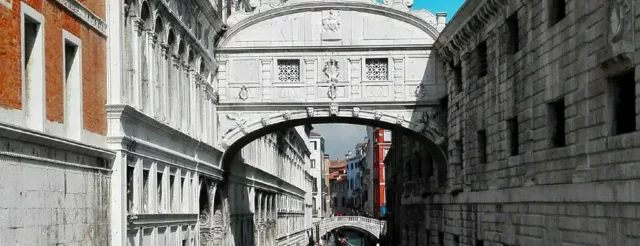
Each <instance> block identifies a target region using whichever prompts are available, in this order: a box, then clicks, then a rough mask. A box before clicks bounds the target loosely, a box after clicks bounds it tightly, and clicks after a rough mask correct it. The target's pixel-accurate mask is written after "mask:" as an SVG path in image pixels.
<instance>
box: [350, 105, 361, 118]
mask: <svg viewBox="0 0 640 246" xmlns="http://www.w3.org/2000/svg"><path fill="white" fill-rule="evenodd" d="M351 112H352V113H353V117H358V115H360V108H359V107H353V109H352V110H351Z"/></svg>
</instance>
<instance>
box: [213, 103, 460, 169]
mask: <svg viewBox="0 0 640 246" xmlns="http://www.w3.org/2000/svg"><path fill="white" fill-rule="evenodd" d="M434 108H436V107H435V106H431V107H429V106H426V107H423V108H418V109H416V108H413V109H412V108H408V109H404V110H398V109H388V110H385V109H375V108H361V107H359V106H346V107H340V106H339V105H338V104H336V103H333V104H330V105H329V106H328V107H307V108H306V109H298V110H284V111H277V110H275V111H267V112H262V113H256V112H253V113H246V115H248V116H249V117H251V118H248V119H245V118H243V116H242V115H240V114H227V115H226V117H227V119H228V120H230V121H228V122H227V124H228V125H230V126H228V127H227V128H226V129H227V133H226V134H224V137H223V138H222V140H221V147H222V149H223V150H224V153H223V155H222V158H221V161H222V163H221V166H222V167H223V170H229V165H230V164H231V163H232V162H233V158H234V157H235V155H236V154H237V152H238V151H239V150H240V149H241V148H242V147H244V146H245V145H247V144H249V143H250V142H252V141H254V140H256V139H258V138H260V137H262V136H265V135H267V134H269V133H272V132H275V131H278V130H283V129H289V128H292V127H295V126H300V125H310V124H322V123H347V124H356V125H368V126H374V127H381V128H385V129H392V130H395V131H399V132H401V133H403V134H405V135H407V136H410V137H412V138H414V139H416V140H418V141H420V142H422V143H424V144H425V146H426V147H427V150H428V151H429V153H430V154H431V156H433V158H434V160H435V162H436V164H437V165H446V163H447V156H446V153H445V151H444V150H443V149H442V148H441V145H442V144H443V143H444V142H445V136H444V135H442V132H443V131H442V130H441V129H443V128H444V126H443V125H442V124H440V123H439V121H438V120H437V119H438V116H439V115H438V114H439V113H440V112H439V111H438V110H435V109H434ZM416 111H418V112H416ZM419 111H422V112H419ZM231 115H233V116H231ZM416 115H418V117H417V116H416Z"/></svg>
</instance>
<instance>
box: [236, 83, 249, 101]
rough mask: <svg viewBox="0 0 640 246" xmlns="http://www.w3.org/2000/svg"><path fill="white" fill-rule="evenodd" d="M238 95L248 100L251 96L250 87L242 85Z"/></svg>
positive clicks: (243, 99)
mask: <svg viewBox="0 0 640 246" xmlns="http://www.w3.org/2000/svg"><path fill="white" fill-rule="evenodd" d="M238 97H240V99H242V101H246V100H247V99H248V98H249V89H248V88H247V87H246V86H244V85H243V86H242V88H240V92H239V93H238Z"/></svg>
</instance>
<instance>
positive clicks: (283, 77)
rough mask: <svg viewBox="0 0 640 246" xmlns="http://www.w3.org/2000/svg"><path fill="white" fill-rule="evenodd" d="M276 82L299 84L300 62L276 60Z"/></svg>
mask: <svg viewBox="0 0 640 246" xmlns="http://www.w3.org/2000/svg"><path fill="white" fill-rule="evenodd" d="M278 80H280V81H281V82H299V81H300V60H278Z"/></svg>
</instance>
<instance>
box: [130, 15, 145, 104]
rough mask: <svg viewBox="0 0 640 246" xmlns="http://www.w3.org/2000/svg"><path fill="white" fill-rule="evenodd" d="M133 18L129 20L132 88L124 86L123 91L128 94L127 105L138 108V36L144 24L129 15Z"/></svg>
mask: <svg viewBox="0 0 640 246" xmlns="http://www.w3.org/2000/svg"><path fill="white" fill-rule="evenodd" d="M131 18H133V20H132V21H131V24H132V31H133V35H131V43H133V44H134V45H132V49H131V53H132V54H131V55H132V56H133V57H132V58H133V59H132V62H133V64H131V65H132V66H131V69H133V71H132V73H133V76H132V78H131V79H132V80H131V87H132V88H125V90H128V89H129V90H128V91H125V93H127V94H128V96H127V98H128V101H127V102H128V103H129V105H131V106H132V107H134V108H137V109H140V101H139V100H140V45H139V44H140V36H141V35H142V28H143V25H144V22H143V21H142V20H141V19H140V18H136V17H131Z"/></svg>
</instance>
